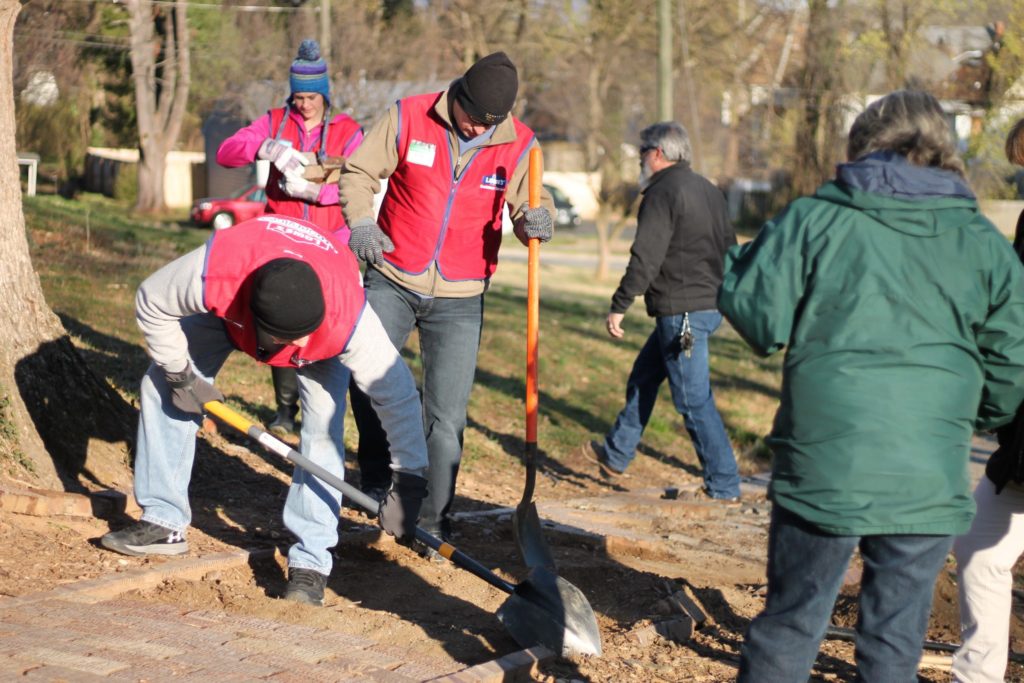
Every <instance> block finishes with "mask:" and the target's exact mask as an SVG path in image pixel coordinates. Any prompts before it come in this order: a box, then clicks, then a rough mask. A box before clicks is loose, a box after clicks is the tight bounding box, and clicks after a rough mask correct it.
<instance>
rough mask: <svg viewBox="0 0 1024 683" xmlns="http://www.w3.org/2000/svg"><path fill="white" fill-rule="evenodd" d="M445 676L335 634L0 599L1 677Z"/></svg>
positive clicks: (140, 608) (403, 655)
mask: <svg viewBox="0 0 1024 683" xmlns="http://www.w3.org/2000/svg"><path fill="white" fill-rule="evenodd" d="M449 673H452V669H451V666H450V665H448V666H447V668H446V667H445V664H444V663H442V662H438V661H431V660H424V659H422V658H420V659H410V658H409V656H408V653H407V652H403V651H402V650H400V649H398V648H394V647H387V646H383V645H379V644H377V643H374V642H373V641H370V640H367V639H365V638H361V637H357V636H350V635H346V634H343V633H338V632H336V631H330V630H326V629H316V628H310V627H306V626H296V625H292V624H281V623H278V622H274V621H268V620H264V619H254V618H250V617H240V616H232V615H229V614H224V613H222V612H213V611H207V610H197V611H183V610H181V609H179V608H177V607H174V606H171V605H158V604H152V603H145V602H140V601H134V600H130V599H125V598H115V599H112V600H106V601H102V602H94V603H91V604H90V603H83V602H76V601H72V600H66V599H61V598H56V597H55V598H40V597H38V596H35V597H30V598H29V599H25V598H10V599H7V600H2V601H0V680H11V679H14V678H16V677H17V678H19V679H20V678H21V677H25V678H27V679H30V680H50V681H54V680H64V681H99V680H103V681H109V680H126V681H159V680H166V679H170V678H174V679H176V680H184V681H204V682H206V683H213V682H220V681H254V680H260V681H296V682H299V681H301V682H303V683H305V682H316V681H341V680H344V681H381V682H393V683H409V682H410V681H425V680H430V679H433V678H437V677H439V676H442V675H444V674H449Z"/></svg>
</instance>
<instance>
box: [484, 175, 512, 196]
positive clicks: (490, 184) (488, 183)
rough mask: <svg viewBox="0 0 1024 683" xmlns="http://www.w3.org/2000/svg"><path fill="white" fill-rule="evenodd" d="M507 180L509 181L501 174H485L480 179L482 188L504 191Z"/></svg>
mask: <svg viewBox="0 0 1024 683" xmlns="http://www.w3.org/2000/svg"><path fill="white" fill-rule="evenodd" d="M507 182H508V181H507V180H505V178H503V177H502V176H500V175H485V176H484V177H483V178H481V179H480V189H481V190H492V191H494V192H504V190H505V185H506V183H507Z"/></svg>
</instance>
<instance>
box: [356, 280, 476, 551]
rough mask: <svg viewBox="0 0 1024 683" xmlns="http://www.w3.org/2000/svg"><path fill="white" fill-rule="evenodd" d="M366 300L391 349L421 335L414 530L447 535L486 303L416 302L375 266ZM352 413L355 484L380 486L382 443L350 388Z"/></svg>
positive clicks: (368, 408)
mask: <svg viewBox="0 0 1024 683" xmlns="http://www.w3.org/2000/svg"><path fill="white" fill-rule="evenodd" d="M364 285H365V287H366V299H367V301H368V302H369V304H370V306H371V307H373V310H374V311H375V312H376V313H377V316H378V317H380V319H381V322H382V323H383V324H384V329H385V330H386V331H387V333H388V337H389V338H390V339H391V343H392V344H394V345H395V348H397V349H401V348H402V347H403V346H404V345H405V342H406V340H408V338H409V335H410V334H412V331H413V329H414V328H415V329H417V330H419V340H420V357H421V360H422V363H423V381H422V385H421V388H420V393H421V398H422V399H423V429H424V433H425V434H426V437H427V457H428V459H429V467H428V469H427V498H426V500H424V501H423V507H422V508H421V509H420V526H422V527H424V528H425V529H427V530H428V531H431V532H437V533H441V534H442V535H444V536H447V535H448V533H449V532H450V528H451V521H450V513H451V507H452V501H453V500H454V498H455V480H456V478H457V477H458V474H459V464H460V463H461V462H462V438H463V432H464V431H465V429H466V406H467V405H468V404H469V394H470V391H471V390H472V388H473V378H474V376H475V374H476V357H477V352H478V351H479V349H480V332H481V329H482V327H483V319H484V297H483V294H481V295H479V296H473V297H468V298H464V299H456V298H449V297H436V298H431V297H422V296H419V295H417V294H415V293H413V292H410V291H409V290H407V289H405V288H403V287H401V286H399V285H397V284H395V283H394V282H392V281H391V280H389V279H388V278H386V277H384V276H383V275H382V274H381V273H380V271H378V270H376V269H375V268H367V269H366V277H365V279H364ZM350 395H351V397H352V413H353V415H354V417H355V420H356V426H357V427H358V428H359V451H358V460H359V470H360V476H361V482H360V485H361V486H362V487H363V488H364V489H365V488H367V487H368V486H379V487H384V488H386V487H387V485H388V484H389V483H390V481H391V473H390V469H389V465H390V462H391V458H390V456H389V454H388V443H387V438H386V436H385V434H384V430H383V429H382V428H381V426H380V421H379V420H378V419H377V415H376V414H375V413H374V412H373V407H372V405H371V404H370V401H369V399H368V398H367V397H366V396H365V395H364V394H362V392H360V391H359V390H358V389H356V388H355V387H354V386H353V387H352V390H351V394H350Z"/></svg>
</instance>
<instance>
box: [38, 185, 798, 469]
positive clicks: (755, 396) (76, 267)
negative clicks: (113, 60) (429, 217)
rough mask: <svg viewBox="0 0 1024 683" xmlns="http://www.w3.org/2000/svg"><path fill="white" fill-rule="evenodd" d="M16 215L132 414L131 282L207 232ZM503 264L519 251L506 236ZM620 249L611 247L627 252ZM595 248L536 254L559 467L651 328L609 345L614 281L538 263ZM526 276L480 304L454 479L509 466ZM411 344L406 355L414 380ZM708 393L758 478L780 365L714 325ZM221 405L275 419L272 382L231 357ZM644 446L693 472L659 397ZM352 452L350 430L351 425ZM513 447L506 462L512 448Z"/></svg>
mask: <svg viewBox="0 0 1024 683" xmlns="http://www.w3.org/2000/svg"><path fill="white" fill-rule="evenodd" d="M24 206H25V217H26V222H27V225H28V234H29V242H30V245H31V250H32V258H33V263H34V265H35V268H36V270H37V272H38V273H39V276H40V279H41V281H42V285H43V289H44V292H45V294H46V298H47V301H48V302H49V304H50V306H51V307H52V308H53V309H54V311H55V312H57V313H58V315H60V317H61V319H62V320H63V322H64V325H65V327H66V328H67V329H68V331H69V333H70V334H71V335H72V337H73V338H74V340H75V342H76V345H77V346H78V347H79V348H80V349H81V350H82V352H83V354H84V355H85V356H86V358H87V359H88V361H89V362H90V364H91V365H92V366H93V367H94V368H95V369H96V371H97V372H98V373H99V374H101V375H103V376H105V377H106V378H107V379H108V381H110V382H111V383H112V384H113V385H114V386H115V387H117V388H118V390H119V391H121V393H122V394H123V395H124V396H125V397H126V398H127V399H128V400H129V401H132V402H133V403H134V402H136V401H137V398H138V382H139V379H140V377H141V376H142V373H143V372H144V370H145V367H146V364H147V362H148V361H147V359H146V355H145V351H144V349H143V347H142V345H141V335H140V334H139V331H138V329H137V327H136V326H135V321H134V307H133V298H134V295H135V290H136V289H137V287H138V285H139V283H140V282H142V280H143V279H145V277H147V276H148V275H149V274H150V273H151V272H153V271H154V270H156V269H157V268H159V267H160V266H161V265H163V264H164V263H166V262H168V261H170V260H172V259H174V258H175V257H177V256H179V255H181V254H183V253H185V252H186V251H188V250H190V249H193V248H195V247H197V246H199V245H201V244H202V243H203V242H204V241H205V240H206V239H207V237H208V236H209V230H207V229H196V228H194V227H190V226H189V225H188V224H187V223H186V222H184V217H183V216H181V215H180V214H179V215H169V216H168V217H165V218H163V219H161V220H156V219H150V218H139V217H133V216H131V215H130V212H129V211H128V209H127V208H126V207H125V206H124V205H121V204H118V203H117V202H113V201H111V200H107V199H105V198H102V197H98V196H96V195H89V194H86V195H82V196H81V197H80V198H79V199H76V200H65V199H61V198H59V197H54V196H40V197H26V198H25V204H24ZM508 239H509V241H510V243H509V244H506V245H505V247H503V249H504V250H505V253H507V254H510V255H512V254H515V253H516V250H522V251H523V252H525V250H524V249H523V248H522V247H521V246H520V245H518V243H515V240H514V238H512V237H509V238H508ZM628 246H629V245H628V243H625V242H620V243H618V244H616V245H615V246H614V248H613V254H614V255H616V256H625V255H626V254H627V253H628ZM596 251H597V249H596V239H595V238H594V237H593V236H587V235H580V234H575V233H573V232H571V231H562V232H561V233H560V234H559V235H558V237H557V239H556V240H555V241H554V243H552V244H550V245H545V246H544V247H542V257H541V262H542V266H541V310H540V334H541V341H540V365H539V386H540V420H539V436H538V445H539V447H540V449H541V450H542V451H543V452H544V453H545V454H546V455H547V456H548V457H551V458H553V459H555V460H557V459H559V457H560V456H561V455H563V454H565V453H568V452H570V451H572V450H575V449H576V448H578V447H579V445H580V443H582V442H583V441H584V440H585V439H587V438H593V437H597V436H599V435H601V434H603V433H604V432H605V430H607V429H608V427H609V426H610V425H611V423H612V421H613V420H614V419H615V415H616V413H617V412H618V410H619V408H620V407H621V404H622V401H623V392H624V388H625V381H626V376H627V375H628V373H629V369H630V366H631V364H632V361H633V358H634V357H635V355H636V353H637V352H638V351H639V348H640V345H641V344H643V342H644V341H645V339H646V338H647V335H648V334H649V332H650V329H651V322H650V320H649V319H648V318H647V317H646V315H645V314H644V310H643V303H642V301H638V302H637V304H636V305H634V306H633V308H631V309H630V311H629V313H628V315H627V317H626V321H625V327H626V331H627V334H626V337H625V339H623V340H620V341H613V340H611V339H610V338H609V337H608V336H607V334H606V333H605V331H604V325H603V322H604V316H605V313H606V312H607V310H608V301H609V298H610V296H611V294H612V292H613V291H614V289H615V286H616V284H617V282H618V278H619V277H620V275H621V271H620V269H617V268H616V267H615V266H613V267H612V268H611V272H612V276H611V277H610V278H608V279H607V280H606V281H603V282H600V281H595V278H594V269H593V266H590V265H584V266H569V265H547V264H545V263H544V254H549V255H551V256H554V255H556V254H559V253H563V254H569V253H572V254H577V255H579V254H586V255H591V254H595V253H596ZM525 320H526V265H525V263H524V262H521V261H519V260H515V259H512V258H507V259H506V260H504V261H503V262H502V264H501V266H500V267H499V269H498V273H497V275H496V276H495V278H494V281H493V283H492V287H491V290H490V292H489V293H488V295H487V298H486V312H485V323H484V333H483V339H482V344H481V351H480V356H479V362H478V369H477V375H476V386H475V388H474V391H473V395H472V399H471V403H470V408H469V430H468V432H467V436H466V452H465V456H464V461H463V467H464V468H465V469H467V470H473V469H475V468H478V467H495V468H499V467H519V464H518V462H516V461H515V460H514V459H511V458H508V457H500V456H502V455H504V454H506V453H507V452H508V451H509V450H510V444H513V443H514V444H518V443H521V440H522V438H523V429H524V428H523V424H524V420H523V413H524V401H523V396H524V393H525ZM415 341H416V340H415V335H414V337H413V339H411V340H410V344H409V345H408V346H407V348H406V349H405V352H404V355H405V357H406V359H407V361H408V362H409V364H410V367H412V368H413V370H414V372H416V371H417V370H418V368H419V357H418V353H417V352H416V344H415ZM711 355H712V358H711V368H712V382H713V386H714V390H715V394H716V398H717V403H718V406H719V409H720V411H721V413H722V417H723V419H724V420H725V423H726V428H727V430H728V432H729V435H730V437H731V438H732V441H733V443H734V445H735V446H736V449H737V455H738V456H739V457H740V461H741V469H742V470H743V471H745V472H750V471H753V470H760V469H763V468H764V467H765V465H766V460H765V459H764V458H765V456H766V451H765V449H764V447H763V440H762V439H763V436H764V435H765V434H766V433H767V432H768V430H769V429H770V426H771V420H772V417H773V416H774V412H775V409H776V406H777V403H778V392H779V383H780V365H781V357H773V358H771V359H760V358H757V357H756V356H754V354H752V353H751V352H750V350H749V349H748V348H747V347H746V345H745V344H744V343H743V342H742V341H741V340H740V339H739V337H738V336H737V335H736V334H735V333H734V332H733V331H732V330H731V328H729V327H728V324H727V323H726V324H723V326H722V328H721V329H720V330H719V332H718V333H717V335H716V336H715V337H714V338H713V339H712V343H711ZM218 387H220V388H221V390H222V391H224V393H225V395H226V396H227V397H228V400H229V401H231V402H232V403H233V404H234V405H236V406H238V407H240V408H242V409H243V410H244V411H245V412H248V413H249V415H250V416H251V417H253V418H255V419H258V420H261V421H263V422H267V421H269V420H270V418H271V416H272V413H273V409H274V408H273V388H272V385H271V380H270V372H269V371H268V370H267V369H266V368H265V367H260V366H258V365H256V364H255V363H253V362H252V361H251V360H250V359H248V358H246V357H245V356H244V355H242V354H234V355H233V356H232V357H231V359H229V361H228V363H227V365H226V366H225V368H224V370H223V371H222V373H221V375H220V376H219V378H218ZM662 392H663V393H662V396H661V398H660V400H659V402H658V404H657V406H656V408H655V411H654V414H653V416H652V418H651V422H650V425H649V427H648V430H647V432H646V433H645V436H644V442H643V444H642V446H641V454H642V455H646V456H648V457H659V458H664V457H673V458H680V459H685V460H688V461H691V462H695V458H694V456H693V448H692V446H691V444H690V440H689V437H688V436H687V434H686V431H685V429H684V428H683V421H682V418H681V417H679V416H678V415H677V414H676V413H675V411H674V410H673V408H672V404H671V400H670V397H669V395H668V387H667V385H666V386H665V387H663V390H662ZM348 426H349V428H348V429H347V430H346V442H347V444H346V445H347V447H348V448H350V449H351V448H353V447H354V445H355V435H356V431H355V429H354V425H353V423H352V421H351V417H349V419H348ZM518 448H519V447H518V445H516V446H515V447H514V448H512V449H511V450H516V451H517V450H518Z"/></svg>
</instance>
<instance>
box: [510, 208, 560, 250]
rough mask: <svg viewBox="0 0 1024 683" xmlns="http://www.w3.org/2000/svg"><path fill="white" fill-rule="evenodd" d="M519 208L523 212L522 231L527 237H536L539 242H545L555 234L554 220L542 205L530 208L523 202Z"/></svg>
mask: <svg viewBox="0 0 1024 683" xmlns="http://www.w3.org/2000/svg"><path fill="white" fill-rule="evenodd" d="M519 210H520V211H522V212H523V231H524V232H525V233H526V237H527V238H529V239H533V238H534V237H536V238H537V239H539V240H540V241H541V242H547V241H548V240H550V239H551V236H552V235H553V234H555V222H554V221H553V220H552V219H551V214H550V213H548V210H547V209H545V208H544V207H543V206H538V207H536V208H533V209H531V208H530V206H529V204H523V205H522V206H521V207H520V209H519Z"/></svg>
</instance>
